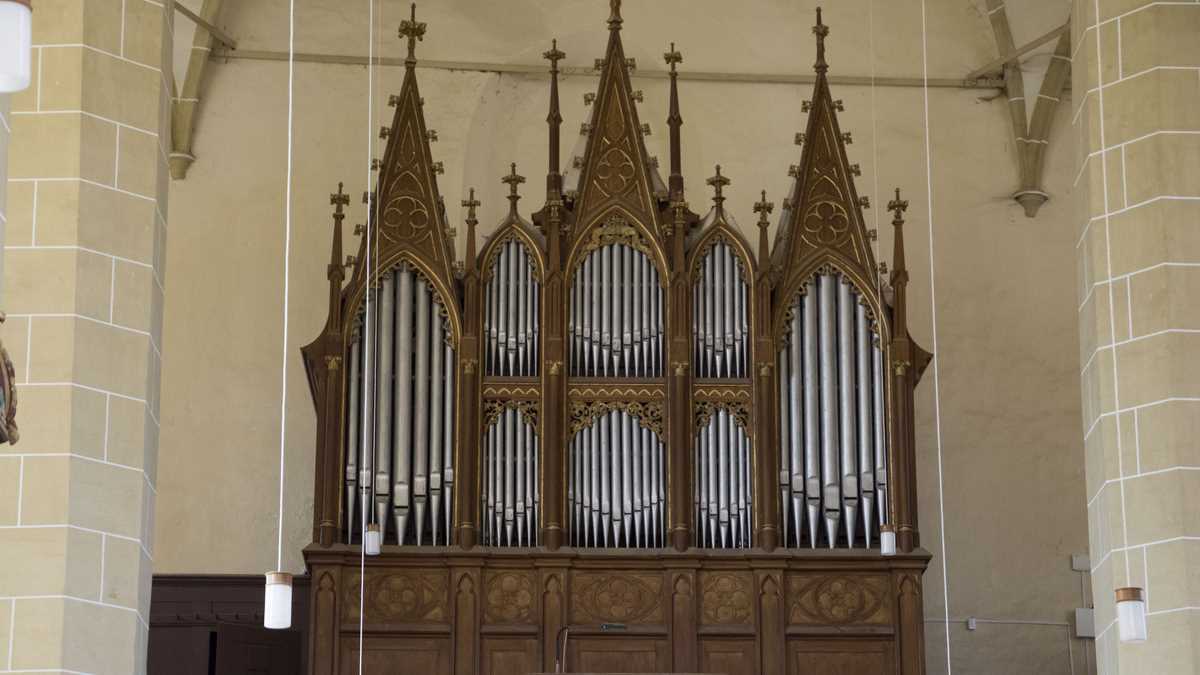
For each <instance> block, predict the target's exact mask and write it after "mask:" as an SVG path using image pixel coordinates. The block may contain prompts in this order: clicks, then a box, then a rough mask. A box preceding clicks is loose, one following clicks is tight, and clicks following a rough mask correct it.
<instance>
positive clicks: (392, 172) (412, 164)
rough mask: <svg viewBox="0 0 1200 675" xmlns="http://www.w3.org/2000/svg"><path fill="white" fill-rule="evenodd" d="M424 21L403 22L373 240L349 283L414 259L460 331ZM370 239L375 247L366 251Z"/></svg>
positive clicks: (374, 201) (372, 201) (355, 288)
mask: <svg viewBox="0 0 1200 675" xmlns="http://www.w3.org/2000/svg"><path fill="white" fill-rule="evenodd" d="M425 28H426V26H425V24H424V23H419V22H417V20H416V10H415V6H414V9H413V16H412V18H411V19H409V20H406V21H404V22H403V23H402V25H401V29H400V33H401V35H402V36H403V37H405V38H406V39H407V42H408V57H407V58H406V59H405V62H404V65H405V68H404V81H403V83H402V84H401V87H400V93H399V94H397V95H395V96H392V97H390V98H389V100H388V103H389V105H391V106H392V107H394V108H395V114H394V115H393V117H392V123H391V125H390V126H388V127H384V128H383V129H381V130H380V135H381V136H382V137H384V138H386V139H387V147H386V149H385V150H384V153H383V159H382V160H381V161H380V162H379V163H378V167H379V177H378V180H377V182H376V187H375V192H374V194H373V195H367V206H368V208H369V209H370V211H371V213H370V216H369V217H370V218H371V221H372V223H373V226H372V227H371V228H369V229H370V232H371V237H370V239H371V241H370V242H368V238H367V237H363V239H362V241H361V242H360V244H359V255H358V257H357V263H356V265H355V270H354V276H353V278H352V279H351V283H350V289H351V290H352V292H353V297H354V298H357V297H361V291H362V287H363V285H364V284H365V278H366V277H367V276H368V269H367V267H368V258H369V259H370V260H369V262H370V271H369V276H370V277H371V278H372V279H373V278H374V277H375V276H376V275H378V274H379V273H380V271H381V270H386V269H388V268H390V267H391V266H392V265H394V264H396V263H398V262H399V261H400V259H402V258H403V259H405V260H408V261H409V262H411V263H412V264H413V265H414V266H415V267H417V268H418V270H420V272H421V273H422V274H423V275H424V276H425V277H426V278H427V279H428V280H429V281H430V283H431V284H432V285H433V287H434V289H435V290H436V291H437V293H438V295H439V296H440V297H441V298H442V300H443V305H444V306H453V307H454V312H453V314H454V316H452V317H451V325H452V330H453V331H454V332H455V334H456V335H457V334H458V333H459V323H460V322H459V318H458V316H457V314H458V312H459V303H458V300H457V296H456V293H455V292H454V289H455V272H454V231H453V230H451V229H450V228H449V226H448V225H447V222H446V216H445V206H444V202H443V201H442V196H441V193H440V192H439V191H438V185H437V175H438V174H439V173H441V172H442V167H441V163H440V162H434V161H433V155H432V153H431V152H430V147H429V144H430V141H431V140H433V139H435V138H436V137H437V136H436V134H434V133H432V132H431V131H430V130H429V129H428V128H427V127H426V125H425V114H424V111H423V106H424V100H423V99H422V98H421V94H420V90H419V88H418V86H417V76H416V63H417V60H416V56H415V49H416V43H417V42H418V41H419V40H421V39H422V38H423V37H424V35H425ZM368 243H371V244H372V245H373V246H374V247H375V248H374V249H373V250H371V251H370V253H371V255H370V256H368V255H366V254H367V246H368Z"/></svg>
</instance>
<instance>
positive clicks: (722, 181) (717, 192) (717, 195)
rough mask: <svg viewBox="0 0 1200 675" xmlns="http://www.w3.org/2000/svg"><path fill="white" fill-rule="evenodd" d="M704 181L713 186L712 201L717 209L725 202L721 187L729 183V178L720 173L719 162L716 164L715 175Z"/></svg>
mask: <svg viewBox="0 0 1200 675" xmlns="http://www.w3.org/2000/svg"><path fill="white" fill-rule="evenodd" d="M705 182H706V183H708V184H709V185H711V186H712V188H713V203H714V204H716V206H717V208H718V209H719V208H722V205H723V204H724V202H725V195H724V193H723V189H724V187H725V186H726V185H729V179H728V178H726V177H725V176H722V175H721V165H720V164H718V165H717V175H715V176H713V177H712V178H709V179H708V180H707V181H705Z"/></svg>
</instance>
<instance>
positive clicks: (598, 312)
mask: <svg viewBox="0 0 1200 675" xmlns="http://www.w3.org/2000/svg"><path fill="white" fill-rule="evenodd" d="M569 303H570V311H569V313H568V317H567V337H568V341H569V343H570V363H571V374H572V375H573V376H577V377H627V378H632V377H650V378H654V377H661V376H662V372H663V344H664V336H665V330H664V321H663V311H664V308H663V290H662V283H661V279H660V277H659V272H658V268H657V267H656V266H655V265H654V263H653V262H651V260H650V258H649V257H648V256H647V255H646V254H645V253H644V252H643V251H641V250H638V249H637V248H635V247H634V246H633V245H632V244H628V243H606V244H601V245H600V246H598V247H597V248H595V249H594V250H592V251H591V252H590V253H588V255H587V256H586V257H585V258H584V259H583V261H582V262H581V263H580V264H579V266H578V267H577V268H576V271H575V274H574V277H573V279H572V282H571V288H570V294H569Z"/></svg>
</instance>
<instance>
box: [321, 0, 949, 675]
mask: <svg viewBox="0 0 1200 675" xmlns="http://www.w3.org/2000/svg"><path fill="white" fill-rule="evenodd" d="M607 11H608V19H607V28H608V33H609V37H608V47H607V50H606V53H605V54H604V58H602V59H598V60H597V61H596V67H597V69H598V70H599V73H600V78H599V85H598V87H597V89H596V92H595V94H588V96H587V97H585V100H584V103H585V105H586V106H587V120H588V121H587V122H586V123H585V124H584V125H583V126H582V128H581V129H580V132H579V138H578V140H577V142H576V143H575V144H574V147H575V148H576V149H575V152H574V153H573V154H572V156H570V157H569V158H567V161H565V162H564V161H563V158H562V157H561V155H560V147H561V139H560V126H561V119H562V117H561V114H560V109H559V96H558V75H559V67H558V63H559V61H560V60H562V59H563V58H564V57H565V54H563V52H561V51H559V49H558V44H557V42H555V43H553V44H552V45H551V46H550V49H549V51H547V52H546V53H545V57H546V58H547V59H548V60H549V62H550V67H549V72H550V98H549V100H550V114H549V115H548V117H547V121H548V127H549V132H548V138H549V140H548V147H549V161H548V168H547V172H546V199H545V203H544V205H543V206H542V207H541V208H540V209H539V210H537V211H534V212H531V213H528V214H527V215H522V210H521V208H520V206H519V200H520V199H521V195H520V194H519V192H518V187H519V185H520V184H521V183H523V182H524V181H525V179H524V177H522V176H520V175H518V174H517V171H516V166H515V165H511V166H509V167H505V168H507V169H508V171H509V173H508V175H507V176H505V177H504V178H503V181H504V182H505V183H507V184H508V186H509V191H510V196H509V198H508V201H509V203H508V205H507V215H506V216H505V217H504V218H503V219H502V220H501V222H500V223H499V224H498V226H497V227H496V228H495V229H494V231H493V233H492V234H491V235H490V236H488V237H487V238H485V239H484V240H483V241H482V242H478V241H477V237H476V226H477V225H478V219H477V217H476V210H477V207H478V206H479V205H480V204H479V202H478V201H477V200H475V198H474V190H471V191H470V196H468V198H467V199H466V200H464V201H463V202H462V207H463V209H464V210H465V213H466V218H465V224H466V228H467V229H466V235H467V236H466V240H467V245H466V255H465V257H464V259H462V260H457V259H456V252H455V247H454V245H453V236H454V229H453V228H452V227H451V225H450V217H449V215H448V212H447V209H446V205H445V202H444V201H443V199H442V197H441V195H440V193H439V191H438V187H437V175H438V174H439V173H440V164H439V163H436V162H433V161H432V155H431V153H430V141H431V140H433V139H435V138H436V133H434V132H432V131H430V130H428V129H427V128H426V120H425V117H424V107H423V105H422V101H423V99H422V98H421V96H420V94H419V92H418V87H417V77H416V72H417V69H416V64H417V59H416V45H417V42H418V41H419V40H421V39H423V38H424V36H425V32H426V25H425V24H424V23H420V22H418V21H417V16H416V9H415V6H414V8H413V12H412V16H411V17H410V18H408V19H407V20H405V21H404V22H403V24H402V25H401V29H400V32H401V35H402V36H403V37H404V38H406V40H407V46H408V55H407V58H406V60H405V66H406V67H405V71H404V79H403V83H402V86H401V89H400V93H399V94H397V95H395V96H392V97H391V104H392V105H393V106H394V107H395V113H394V118H393V120H392V123H391V125H390V126H389V127H386V128H384V129H383V131H382V136H383V137H384V138H385V139H386V146H387V147H386V151H385V152H384V154H383V159H382V160H380V162H379V164H378V175H377V181H376V184H375V185H374V186H373V188H372V189H370V190H368V192H367V193H366V196H365V199H364V201H365V203H366V207H365V213H364V219H365V222H366V224H365V225H364V226H361V227H359V228H356V231H357V232H358V233H359V234H361V235H362V236H361V238H360V239H359V250H358V253H357V255H355V256H352V257H349V258H348V260H347V261H346V262H343V251H342V228H343V219H344V218H345V216H346V215H347V214H346V207H347V206H348V204H349V199H348V198H347V197H346V195H345V194H344V193H343V192H342V190H341V189H340V188H339V190H338V193H337V194H335V195H333V198H332V203H333V204H334V206H335V209H334V216H333V228H332V248H331V255H330V262H329V265H328V267H327V274H328V280H329V316H328V319H327V322H326V325H325V327H324V329H323V331H322V332H321V334H320V335H319V336H318V337H317V338H316V339H315V340H314V341H313V342H312V343H311V344H309V345H307V346H306V347H304V349H303V355H304V360H305V365H306V368H307V374H308V381H309V385H310V388H311V390H312V394H313V399H314V402H315V405H316V412H317V437H316V472H315V473H316V478H315V484H314V517H313V530H312V543H311V544H310V545H308V546H307V547H306V548H305V549H304V557H305V560H306V563H307V568H308V573H309V575H310V578H311V583H310V586H309V590H308V608H309V609H308V621H309V624H308V639H307V649H308V653H307V654H306V658H305V660H304V662H305V663H307V664H308V669H309V672H310V673H313V674H314V675H335V674H338V675H349V674H351V673H358V672H360V671H359V668H360V661H361V668H362V672H365V673H379V674H383V673H388V674H397V673H413V674H416V675H431V674H433V673H456V674H467V673H484V674H489V675H524V674H527V673H541V672H551V671H556V670H559V669H560V668H561V670H562V671H563V672H572V673H585V672H587V673H668V672H670V673H689V672H694V673H701V672H703V673H727V674H728V675H749V674H758V673H761V674H764V675H767V674H784V673H787V674H790V675H805V674H809V673H814V674H816V673H822V674H836V675H879V674H893V673H894V674H902V675H921V674H922V673H924V654H923V648H924V635H923V614H922V585H921V578H922V574H923V572H924V570H925V568H926V565H927V564H928V562H929V558H930V556H929V554H928V553H926V552H925V551H924V550H922V549H921V548H920V542H919V538H918V527H917V513H916V497H915V495H916V485H915V475H916V471H915V458H914V457H915V453H914V443H915V441H914V436H915V434H914V430H913V398H914V397H913V390H914V388H915V387H916V385H917V382H918V381H919V379H920V377H921V374H922V372H923V371H924V369H925V367H926V365H927V364H928V363H929V361H930V358H931V355H930V354H928V353H927V352H925V351H924V350H922V349H921V348H920V347H919V346H917V345H916V344H915V343H914V342H913V340H912V338H911V336H910V335H909V333H908V329H907V319H906V312H907V308H906V303H907V299H906V296H907V290H906V289H907V283H908V270H907V268H906V265H905V261H904V237H903V225H904V220H903V213H904V210H905V208H906V206H907V202H904V201H903V200H902V199H901V198H900V191H899V190H898V189H897V190H896V191H895V198H894V199H891V200H889V202H888V203H887V205H886V206H887V208H888V209H889V210H890V211H891V212H892V213H893V215H894V218H893V220H892V225H893V228H894V239H893V260H892V270H891V272H890V273H889V272H888V271H887V270H886V268H885V267H884V266H883V265H880V264H877V263H876V260H875V258H876V251H875V250H874V247H873V245H872V243H871V242H872V241H873V240H874V239H875V233H874V232H873V231H871V230H868V229H867V228H866V226H865V221H864V218H863V213H862V210H863V209H864V208H867V207H868V206H869V201H868V200H867V198H865V197H862V198H860V197H859V196H858V195H857V193H856V191H855V185H854V177H855V176H857V175H858V174H859V169H858V165H856V164H851V163H850V162H849V160H848V158H847V154H846V145H847V144H848V143H849V142H850V140H851V138H850V134H848V133H843V132H841V130H840V128H839V126H838V121H837V112H838V111H840V110H841V107H842V105H841V101H839V100H835V99H834V98H832V96H831V93H830V90H829V83H828V80H827V76H826V73H827V71H828V69H829V65H828V63H827V61H826V45H825V42H826V36H827V35H828V33H829V28H828V27H827V26H825V25H824V24H823V23H822V20H821V15H820V10H818V11H817V21H816V26H815V27H814V29H813V33H814V35H815V36H816V48H817V49H816V51H817V58H816V63H815V66H814V67H815V71H816V84H815V85H814V89H813V95H812V99H811V100H810V101H805V103H804V106H803V111H804V112H807V113H808V122H807V127H806V129H805V131H804V132H803V133H800V134H796V137H795V141H796V143H797V144H798V145H799V146H800V148H799V149H798V150H797V153H798V155H799V157H798V163H797V164H795V165H794V166H792V168H791V170H790V172H789V173H790V175H791V176H792V184H791V188H790V191H789V193H788V194H787V195H786V197H785V200H784V201H783V202H782V204H781V207H780V208H779V210H778V214H777V216H776V217H774V218H772V214H773V213H775V209H774V204H772V203H771V202H769V201H767V196H766V193H765V192H763V193H762V199H761V201H758V202H757V203H755V204H754V205H753V212H754V213H755V214H756V215H757V217H758V222H757V231H758V241H757V244H756V245H755V246H752V245H751V244H750V243H749V241H748V240H747V238H746V237H745V235H744V234H743V232H742V230H741V229H740V228H739V226H738V225H737V224H736V222H735V221H734V217H733V212H734V211H736V210H737V209H735V208H734V207H733V206H731V205H730V206H727V205H726V204H725V197H724V196H723V194H722V188H723V187H724V186H725V185H727V184H728V183H729V178H728V177H726V176H724V175H722V174H721V171H720V167H719V166H718V167H717V168H716V172H715V175H714V176H713V177H712V178H709V179H708V180H707V184H708V186H710V187H711V189H712V193H713V196H712V202H713V205H712V207H711V208H710V209H708V210H707V212H706V213H704V214H700V213H695V212H693V211H692V210H691V207H690V206H689V203H688V201H687V200H685V188H684V178H683V176H682V173H681V164H682V162H681V148H680V134H679V131H680V126H681V124H682V119H683V116H682V113H681V110H680V106H679V97H678V82H677V68H678V65H679V64H680V63H681V61H682V57H681V55H680V54H679V53H678V52H676V51H675V50H674V47H673V46H672V48H671V49H670V51H668V52H667V53H666V54H665V55H664V56H665V60H666V63H667V65H668V68H669V89H668V90H667V92H666V95H667V96H668V97H669V109H670V113H669V116H668V118H667V126H668V128H669V148H670V157H669V161H668V162H667V164H668V166H667V167H666V168H667V169H668V170H669V174H668V175H667V178H666V180H664V179H663V177H662V173H661V172H660V169H659V162H658V160H657V159H656V158H653V157H650V156H649V154H648V153H647V150H646V145H645V141H644V136H645V134H646V133H647V132H648V129H647V128H646V126H647V125H644V124H642V123H641V122H640V120H639V119H638V114H637V105H636V104H637V103H638V102H640V101H641V100H642V96H643V95H642V92H640V91H634V90H633V89H632V87H631V86H630V71H631V70H632V69H633V68H634V67H635V64H634V63H633V60H632V59H628V58H626V56H625V52H624V48H623V46H622V42H621V28H622V24H623V23H624V20H625V19H624V17H622V15H621V3H620V1H619V0H610V3H609V7H608V10H607ZM718 133H719V132H718ZM781 136H783V137H784V138H785V139H786V140H787V141H791V140H792V138H791V134H790V133H788V134H781ZM498 173H499V172H498ZM693 201H695V202H699V201H702V199H700V198H698V197H696V196H693ZM747 206H749V205H747ZM747 210H748V209H747ZM773 225H774V227H775V231H774V234H773V236H769V235H768V233H769V229H770V228H771V227H772V226H773ZM347 269H349V270H350V272H349V274H348V275H347ZM380 542H381V543H380ZM364 544H366V545H365V546H364Z"/></svg>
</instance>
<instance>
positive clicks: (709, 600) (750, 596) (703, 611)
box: [700, 571, 754, 626]
mask: <svg viewBox="0 0 1200 675" xmlns="http://www.w3.org/2000/svg"><path fill="white" fill-rule="evenodd" d="M753 601H754V577H753V576H751V575H750V574H749V573H746V572H732V571H730V572H726V571H720V572H701V573H700V624H701V625H704V626H729V625H753V623H754V604H753Z"/></svg>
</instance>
